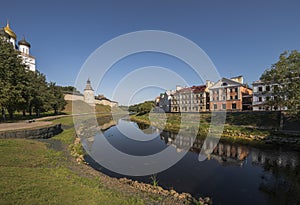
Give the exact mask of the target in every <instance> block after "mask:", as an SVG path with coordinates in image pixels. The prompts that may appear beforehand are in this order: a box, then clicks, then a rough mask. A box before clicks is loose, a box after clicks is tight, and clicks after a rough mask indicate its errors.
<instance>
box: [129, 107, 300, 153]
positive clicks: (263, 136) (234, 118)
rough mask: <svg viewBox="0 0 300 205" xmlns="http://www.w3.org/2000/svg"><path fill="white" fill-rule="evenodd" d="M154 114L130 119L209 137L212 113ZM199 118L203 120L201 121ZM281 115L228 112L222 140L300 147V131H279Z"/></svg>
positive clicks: (252, 144)
mask: <svg viewBox="0 0 300 205" xmlns="http://www.w3.org/2000/svg"><path fill="white" fill-rule="evenodd" d="M181 115H185V117H184V119H185V120H186V121H185V122H184V124H181V119H182V117H181ZM181 115H180V114H176V113H167V114H164V113H163V114H162V113H151V116H150V118H151V121H150V120H149V114H144V115H139V114H137V115H131V116H130V120H132V121H134V122H138V123H142V124H145V125H148V126H154V127H157V128H159V129H162V130H165V131H169V132H174V133H178V131H179V129H183V130H184V129H195V130H196V129H197V128H198V134H197V138H198V139H204V138H206V136H207V134H208V131H209V126H210V120H211V114H208V113H201V114H200V116H199V114H192V113H188V114H186V113H182V114H181ZM199 117H200V123H199ZM279 128H280V115H278V113H271V112H269V113H267V114H265V113H228V114H227V116H226V121H225V124H224V129H223V134H222V136H221V139H220V141H221V142H226V143H232V144H233V143H236V144H241V145H249V146H254V147H268V148H272V147H273V148H277V147H279V146H285V147H289V148H292V149H297V150H300V133H297V132H296V134H295V133H293V135H291V134H287V133H284V132H282V131H279Z"/></svg>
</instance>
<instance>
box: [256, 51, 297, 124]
mask: <svg viewBox="0 0 300 205" xmlns="http://www.w3.org/2000/svg"><path fill="white" fill-rule="evenodd" d="M260 79H261V80H262V81H264V82H265V83H266V84H269V85H273V90H272V91H271V92H272V95H273V97H272V98H268V99H267V105H269V106H270V107H272V106H276V107H278V108H283V107H287V108H288V110H287V113H288V114H289V115H290V117H291V118H296V119H297V118H298V119H300V53H299V52H298V51H296V50H293V51H290V52H288V51H286V52H284V53H282V54H281V55H280V56H279V60H278V61H277V62H276V63H275V64H273V65H272V66H271V68H269V69H267V70H266V71H265V72H264V73H263V74H262V76H261V77H260Z"/></svg>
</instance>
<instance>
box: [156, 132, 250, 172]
mask: <svg viewBox="0 0 300 205" xmlns="http://www.w3.org/2000/svg"><path fill="white" fill-rule="evenodd" d="M160 137H161V139H162V140H163V141H164V142H165V143H166V144H168V145H172V146H174V147H176V149H177V151H178V152H180V151H181V150H182V149H185V148H186V147H189V148H190V149H189V150H190V151H191V152H195V153H200V150H201V148H202V147H204V149H205V150H212V153H208V154H207V159H208V160H210V159H215V160H217V161H218V162H219V163H220V164H223V165H239V166H241V165H243V162H244V160H245V159H246V157H247V156H248V154H249V153H250V150H249V148H247V147H245V146H239V145H231V144H224V143H221V142H219V143H218V144H217V146H215V145H214V143H212V142H211V141H210V142H205V140H204V139H196V140H195V141H194V142H193V137H189V136H183V135H178V134H175V133H171V132H166V131H163V132H162V133H161V135H160ZM204 142H205V143H204Z"/></svg>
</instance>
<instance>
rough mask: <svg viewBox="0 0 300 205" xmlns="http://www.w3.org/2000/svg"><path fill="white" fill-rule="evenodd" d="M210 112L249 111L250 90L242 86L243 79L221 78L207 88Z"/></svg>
mask: <svg viewBox="0 0 300 205" xmlns="http://www.w3.org/2000/svg"><path fill="white" fill-rule="evenodd" d="M209 95H210V110H211V111H242V110H249V109H251V102H252V100H251V98H252V89H250V88H248V87H247V86H246V85H244V84H243V77H242V76H238V77H235V78H231V79H227V78H222V79H221V80H219V81H218V82H216V83H215V84H214V85H213V86H211V87H210V88H209Z"/></svg>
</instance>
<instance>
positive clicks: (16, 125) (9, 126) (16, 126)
mask: <svg viewBox="0 0 300 205" xmlns="http://www.w3.org/2000/svg"><path fill="white" fill-rule="evenodd" d="M66 116H68V115H57V116H49V117H41V118H38V119H35V122H31V123H29V122H28V120H24V121H20V122H13V123H0V132H2V131H9V130H21V129H30V128H36V127H43V126H47V125H51V124H52V122H50V121H45V120H53V119H56V118H61V117H66Z"/></svg>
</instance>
